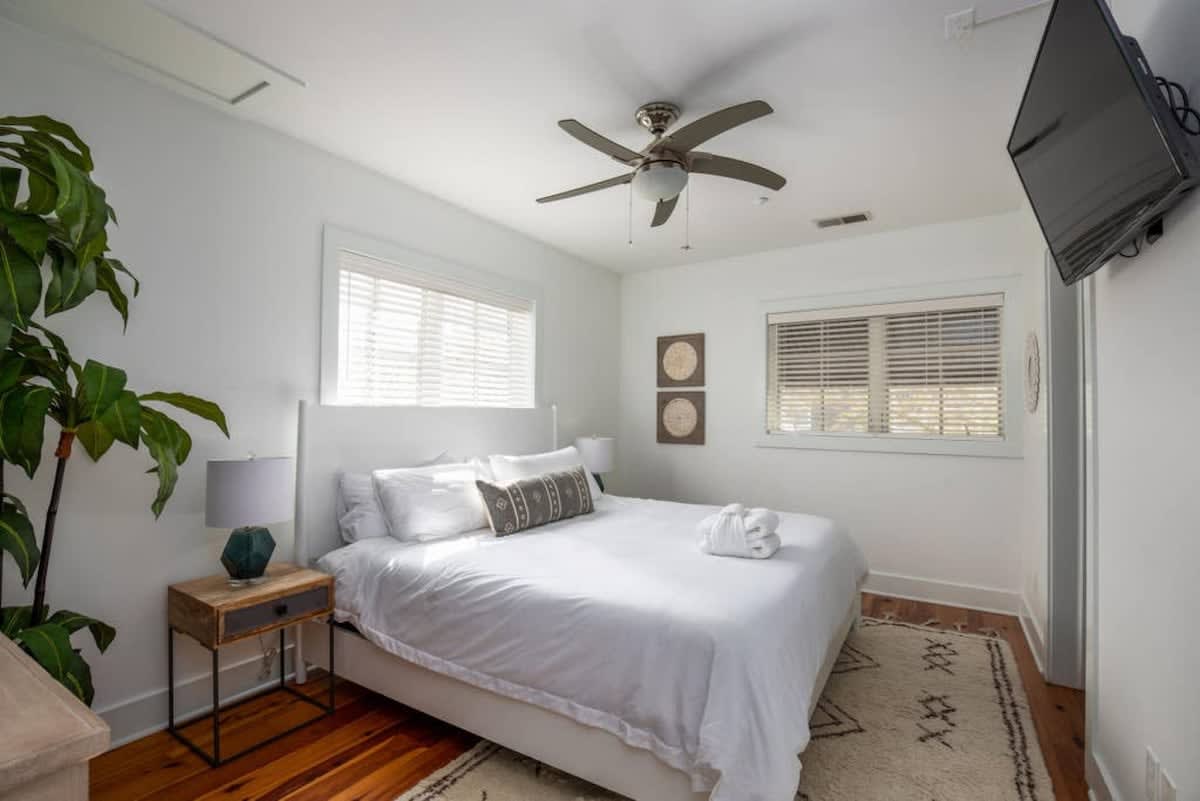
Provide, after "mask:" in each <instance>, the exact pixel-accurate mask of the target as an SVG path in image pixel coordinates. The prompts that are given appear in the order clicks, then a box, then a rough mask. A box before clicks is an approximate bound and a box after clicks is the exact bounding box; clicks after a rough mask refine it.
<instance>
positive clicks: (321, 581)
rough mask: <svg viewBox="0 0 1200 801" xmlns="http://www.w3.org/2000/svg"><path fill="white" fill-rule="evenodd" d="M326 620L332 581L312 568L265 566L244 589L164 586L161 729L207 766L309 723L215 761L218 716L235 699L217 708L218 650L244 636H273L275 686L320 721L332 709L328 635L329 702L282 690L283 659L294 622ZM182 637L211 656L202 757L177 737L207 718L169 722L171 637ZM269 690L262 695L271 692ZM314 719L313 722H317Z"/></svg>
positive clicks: (220, 582)
mask: <svg viewBox="0 0 1200 801" xmlns="http://www.w3.org/2000/svg"><path fill="white" fill-rule="evenodd" d="M321 617H328V618H329V623H330V625H332V624H333V577H332V576H329V575H326V574H325V573H318V572H317V571H315V570H308V569H307V568H302V567H298V566H296V565H292V564H287V563H282V562H281V563H275V564H273V565H270V566H268V567H267V574H266V579H265V580H264V581H263V582H262V583H261V584H253V585H250V586H245V587H231V586H229V579H228V578H227V577H226V576H209V577H208V578H202V579H196V580H194V581H185V582H183V583H182V584H172V585H171V586H170V587H168V588H167V625H168V631H167V674H168V680H169V682H170V684H169V687H168V691H167V716H168V717H167V720H168V723H167V730H168V731H169V732H170V733H171V734H173V735H174V736H175V738H176V739H177V740H179V741H180V742H181V743H183V744H184V745H186V746H187V747H188V748H190V749H191V750H192V751H194V752H195V753H196V754H198V755H199V756H200V757H201V758H203V759H204V760H205V761H206V762H208V763H209V764H210V765H212V766H213V767H216V766H218V765H222V764H224V763H226V762H228V761H230V760H232V759H237V758H238V757H240V756H242V755H243V754H247V753H249V752H250V751H253V750H255V749H256V748H261V747H262V746H264V745H267V744H268V743H272V742H274V741H275V740H278V739H279V738H280V737H284V736H286V735H288V734H291V733H292V732H293V731H296V729H299V728H301V727H303V726H307V725H308V724H309V723H311V722H312V721H311V720H310V721H306V722H305V723H302V724H300V725H299V726H295V727H293V728H291V729H288V730H287V731H285V732H281V733H280V734H276V735H275V736H273V737H271V738H270V739H267V740H264V741H263V742H261V743H259V744H258V745H255V746H252V747H250V748H246V749H244V750H242V751H240V752H238V753H237V754H234V755H233V756H230V757H226V758H224V759H222V758H221V713H222V712H224V711H227V710H229V709H232V708H234V707H236V706H239V705H240V704H242V703H245V701H248V700H251V699H244V700H242V701H238V702H237V703H236V704H230V705H229V706H226V707H224V708H222V707H221V689H220V669H221V665H220V653H221V648H223V647H224V646H226V645H229V644H230V643H234V642H239V641H241V640H244V639H246V638H247V637H254V636H258V635H261V634H269V633H271V632H274V631H278V632H279V687H278V689H281V690H285V691H287V692H289V693H291V694H292V695H294V696H296V697H297V698H299V699H301V700H303V701H305V702H307V703H310V704H312V705H313V706H315V707H317V708H318V709H320V710H322V711H323V712H324V713H325V715H323V716H321V717H325V716H328V715H331V714H333V710H334V696H333V693H334V674H333V642H334V639H335V638H334V637H333V636H332V634H331V635H330V637H329V703H328V704H323V703H321V702H320V701H318V700H316V699H315V698H312V697H310V696H308V695H305V694H304V693H301V692H297V691H296V690H295V689H294V688H292V687H289V686H287V682H286V679H285V668H284V655H285V654H286V648H287V629H288V627H289V626H293V625H295V624H297V623H303V622H305V621H307V620H315V619H317V618H321ZM176 633H179V634H186V635H188V636H190V637H191V638H192V639H194V640H195V641H196V642H198V643H200V645H202V646H204V647H205V648H207V649H208V650H209V651H211V652H212V697H213V711H212V713H211V715H212V719H213V723H212V725H213V747H212V754H207V753H205V752H204V750H203V749H201V748H200V747H199V746H197V745H196V744H195V743H193V742H192V741H191V740H189V739H188V738H187V737H185V736H184V735H183V733H182V732H181V731H180V727H181V726H185V725H187V724H189V723H193V722H195V721H196V720H200V719H202V718H205V717H208V713H206V714H204V715H199V716H197V717H195V718H193V719H192V720H190V721H187V722H185V723H180V724H178V725H177V724H176V723H175V634H176ZM274 691H275V688H272V689H271V690H268V691H267V692H274ZM319 719H320V718H314V720H319Z"/></svg>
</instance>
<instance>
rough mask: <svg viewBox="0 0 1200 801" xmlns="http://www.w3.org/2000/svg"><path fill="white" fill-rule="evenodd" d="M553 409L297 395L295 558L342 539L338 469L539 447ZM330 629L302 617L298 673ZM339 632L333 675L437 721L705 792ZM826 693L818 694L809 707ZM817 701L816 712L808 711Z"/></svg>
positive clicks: (660, 767) (576, 771)
mask: <svg viewBox="0 0 1200 801" xmlns="http://www.w3.org/2000/svg"><path fill="white" fill-rule="evenodd" d="M557 428H558V420H557V411H556V409H555V408H554V407H548V408H542V409H432V408H420V407H403V408H397V407H385V408H384V407H380V408H377V407H355V406H318V405H313V404H309V403H307V402H304V401H301V403H300V426H299V439H298V443H297V456H298V459H297V485H296V541H295V559H296V562H297V563H298V564H310V563H312V562H313V561H315V560H316V559H318V558H320V557H321V556H322V555H324V554H325V553H328V552H329V551H331V550H333V549H334V548H337V547H339V546H341V545H342V541H341V539H340V537H339V535H338V533H337V524H336V516H335V514H334V495H335V486H336V481H337V473H338V472H339V471H341V470H346V471H355V472H368V471H370V470H372V469H375V468H378V467H383V466H390V465H403V464H416V463H418V462H421V461H427V460H429V459H432V458H434V457H436V456H438V455H440V454H441V453H442V452H444V451H448V452H449V453H451V454H453V455H455V456H461V457H470V456H479V455H485V454H488V453H536V452H539V451H545V450H550V449H553V448H555V447H557V444H558V442H557V439H558V431H557ZM858 614H859V600H858V596H857V594H856V595H855V597H854V599H853V601H852V602H851V604H850V608H849V609H848V610H847V612H846V616H845V620H844V621H843V623H842V625H841V626H840V628H839V630H838V633H837V634H836V635H835V636H834V637H833V639H832V640H831V641H830V642H829V644H828V647H827V649H826V656H825V662H824V667H823V668H822V672H821V676H820V682H819V686H820V687H824V686H825V682H826V681H827V680H828V678H829V675H830V673H831V672H832V671H833V666H834V662H835V660H836V659H837V656H838V653H839V652H840V651H841V646H842V643H843V642H844V641H845V638H846V636H847V635H848V634H849V633H850V630H851V629H852V628H853V627H854V625H855V624H856V623H857V621H858ZM330 632H331V629H330V627H328V626H324V625H320V624H314V623H306V624H304V625H303V626H302V628H301V631H300V632H298V634H297V638H296V676H297V680H298V681H300V682H304V681H305V679H306V673H307V668H308V667H309V666H317V667H322V668H327V667H328V640H327V639H326V638H327V637H329V636H330ZM332 635H333V636H334V637H336V638H337V642H336V645H337V657H336V658H337V674H338V675H339V676H341V677H342V678H346V679H349V680H350V681H353V682H355V683H356V684H359V685H361V686H363V687H367V688H369V689H371V690H374V691H375V692H378V693H380V694H382V695H385V696H387V697H389V698H393V699H395V700H396V701H399V702H400V703H402V704H405V705H406V706H410V707H412V708H414V709H418V710H420V711H422V712H424V713H426V714H428V715H431V716H433V717H435V718H437V719H439V720H444V721H446V722H447V723H451V724H453V725H455V726H457V727H459V728H462V729H465V730H467V731H470V732H472V733H474V734H477V735H479V736H480V737H484V738H486V739H488V740H491V741H493V742H496V743H499V744H500V745H503V746H505V747H506V748H510V749H512V750H514V751H517V752H519V753H522V754H525V755H527V756H530V757H533V758H534V759H538V760H540V761H542V762H545V763H546V764H548V765H552V766H554V767H556V768H558V769H559V770H562V771H565V772H567V773H569V774H571V775H574V776H578V777H580V778H582V779H586V780H587V781H590V782H592V783H593V784H597V785H599V786H601V787H604V788H607V789H609V790H611V791H613V792H615V793H619V794H621V795H625V796H628V797H629V798H632V799H634V801H705V799H707V798H708V793H706V792H705V793H697V792H694V791H693V790H692V785H691V780H690V779H689V778H688V776H687V775H686V774H684V773H682V772H681V771H678V770H675V769H674V768H671V767H669V766H668V765H666V764H664V763H662V762H660V761H659V760H658V759H657V758H655V757H654V756H653V755H652V754H651V753H650V752H649V751H645V750H642V749H638V748H633V747H631V746H628V745H626V744H625V743H624V742H622V741H621V740H620V739H619V738H618V737H617V736H616V735H613V734H610V733H609V732H606V731H604V730H602V729H597V728H593V727H590V726H584V725H583V724H581V723H577V722H576V721H574V720H572V719H570V718H568V717H565V716H563V715H560V714H558V713H556V712H550V711H548V710H546V709H542V708H541V707H538V706H534V705H532V704H528V703H525V702H523V701H516V700H514V699H511V698H508V697H506V696H502V695H497V694H496V693H493V692H490V691H488V690H482V689H479V688H477V687H474V686H472V685H469V684H466V683H464V682H461V681H458V680H457V679H452V678H449V677H447V676H443V675H442V674H440V673H435V672H433V671H431V670H427V669H425V668H423V667H419V666H417V665H414V664H412V663H411V662H407V661H405V660H404V659H401V658H400V657H398V656H395V655H393V654H390V653H388V652H386V651H384V650H383V649H381V648H378V647H376V646H375V645H373V644H371V643H370V642H368V641H367V640H366V639H365V638H363V637H361V636H359V635H357V634H356V633H354V632H352V631H347V630H345V629H341V628H338V629H332ZM818 697H819V693H817V694H814V696H813V704H814V705H815V704H816V699H817V698H818ZM812 711H813V710H812V709H810V710H809V712H810V714H811V712H812Z"/></svg>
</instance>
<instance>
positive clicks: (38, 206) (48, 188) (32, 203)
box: [25, 170, 58, 215]
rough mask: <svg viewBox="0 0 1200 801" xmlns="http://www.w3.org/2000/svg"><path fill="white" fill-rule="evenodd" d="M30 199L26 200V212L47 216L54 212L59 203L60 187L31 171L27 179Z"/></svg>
mask: <svg viewBox="0 0 1200 801" xmlns="http://www.w3.org/2000/svg"><path fill="white" fill-rule="evenodd" d="M25 182H26V184H27V185H28V187H29V197H27V198H25V209H26V211H30V212H33V213H34V214H41V215H46V214H49V213H50V212H52V211H54V205H55V204H56V203H58V185H57V184H56V183H54V181H52V180H51V179H49V178H47V177H46V176H44V175H42V174H41V173H37V172H34V171H33V170H30V171H29V173H28V175H27V176H26V179H25Z"/></svg>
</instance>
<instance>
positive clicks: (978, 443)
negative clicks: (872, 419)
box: [754, 434, 1023, 459]
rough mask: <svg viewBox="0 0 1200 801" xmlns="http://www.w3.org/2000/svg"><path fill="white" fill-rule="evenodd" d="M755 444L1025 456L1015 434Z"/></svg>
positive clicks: (783, 437)
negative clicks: (986, 437) (985, 437)
mask: <svg viewBox="0 0 1200 801" xmlns="http://www.w3.org/2000/svg"><path fill="white" fill-rule="evenodd" d="M754 444H755V446H756V447H759V448H794V449H797V450H819V451H862V452H868V453H910V454H931V455H936V456H971V457H982V458H990V459H1020V458H1023V455H1022V453H1021V444H1020V443H1019V442H1014V441H1013V439H1012V438H1011V437H1010V438H1006V439H1002V440H990V441H984V440H966V439H938V438H932V437H928V438H926V437H901V436H880V435H859V434H760V435H759V436H758V438H757V440H756V441H755V443H754Z"/></svg>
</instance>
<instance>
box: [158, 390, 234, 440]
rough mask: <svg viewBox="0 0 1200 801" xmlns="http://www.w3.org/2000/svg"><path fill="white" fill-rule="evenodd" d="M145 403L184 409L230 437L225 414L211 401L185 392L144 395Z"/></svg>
mask: <svg viewBox="0 0 1200 801" xmlns="http://www.w3.org/2000/svg"><path fill="white" fill-rule="evenodd" d="M140 399H141V400H143V401H159V402H160V403H169V404H171V405H172V406H174V407H175V408H176V409H183V410H184V411H185V412H191V413H192V414H194V415H196V416H197V417H203V418H204V419H205V420H208V421H209V422H210V423H213V424H214V425H216V427H217V428H219V429H221V433H222V434H224V435H225V436H226V437H228V436H229V424H228V423H227V422H226V421H225V412H223V411H221V407H220V406H218V405H217V404H215V403H213V402H212V401H210V400H205V399H204V398H198V397H196V396H195V395H187V394H185V393H183V392H148V393H146V394H145V395H142V396H141V398H140Z"/></svg>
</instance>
